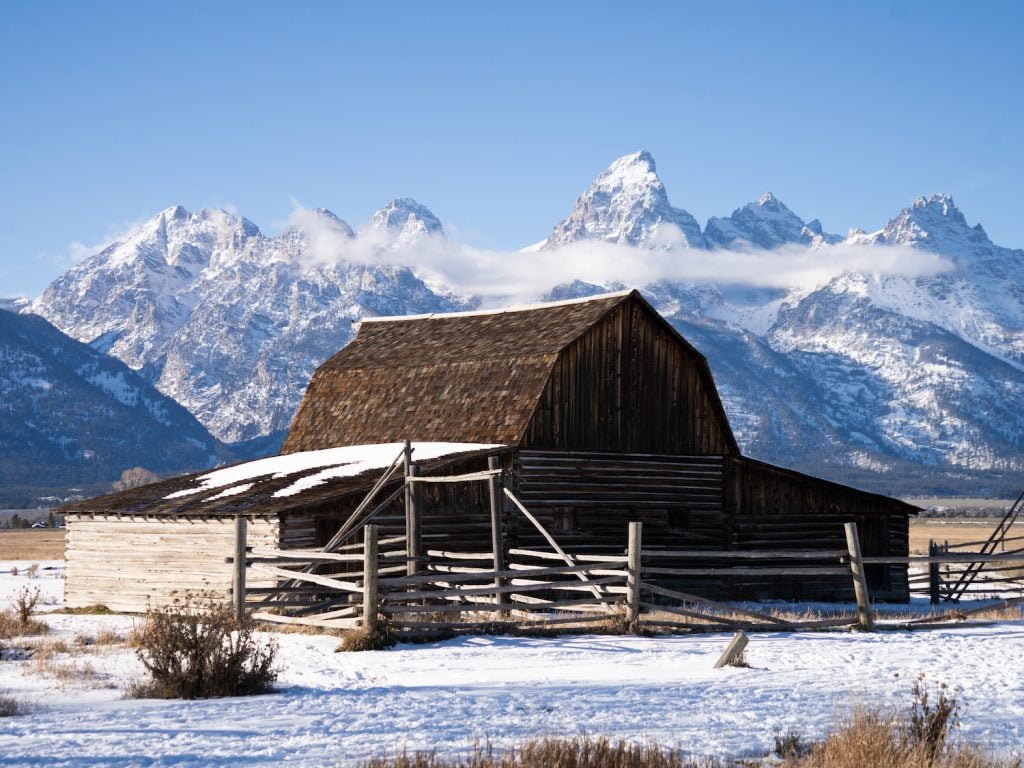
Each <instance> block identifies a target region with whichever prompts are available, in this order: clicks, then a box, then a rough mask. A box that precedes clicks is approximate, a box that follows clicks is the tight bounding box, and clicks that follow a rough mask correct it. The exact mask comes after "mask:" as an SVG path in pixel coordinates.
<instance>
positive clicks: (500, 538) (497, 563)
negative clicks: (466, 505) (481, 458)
mask: <svg viewBox="0 0 1024 768" xmlns="http://www.w3.org/2000/svg"><path fill="white" fill-rule="evenodd" d="M487 469H489V470H490V471H491V472H500V471H501V459H500V458H499V457H497V456H488V457H487ZM501 486H502V481H501V475H499V474H494V475H491V476H490V477H489V478H487V491H488V494H489V495H490V497H491V552H492V554H493V558H494V573H495V576H494V586H495V588H496V589H501V588H502V586H504V584H505V579H504V578H502V577H501V576H498V575H497V574H498V572H499V571H504V570H505V537H504V531H503V529H502V514H501V509H502V506H503V500H504V498H505V494H504V493H502V490H501ZM503 597H504V595H503V594H502V593H501V592H495V593H494V604H495V605H499V604H500V603H501V602H502V598H503Z"/></svg>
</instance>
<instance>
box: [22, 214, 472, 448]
mask: <svg viewBox="0 0 1024 768" xmlns="http://www.w3.org/2000/svg"><path fill="white" fill-rule="evenodd" d="M370 226H371V227H372V228H373V229H375V230H379V231H380V233H381V238H382V239H381V240H380V243H379V245H378V246H377V247H378V248H380V249H385V248H386V247H387V244H388V243H390V242H393V241H396V240H400V241H403V242H406V243H408V242H409V241H413V242H414V241H415V239H416V238H417V237H420V236H422V235H424V234H425V233H430V232H437V231H438V230H439V229H440V222H438V220H437V218H436V217H435V216H434V215H433V214H432V213H430V212H429V211H428V210H427V209H426V208H424V207H423V206H420V205H418V204H417V203H415V201H412V200H408V199H405V200H395V201H393V202H392V203H390V204H389V205H388V206H387V207H386V208H384V209H383V210H381V211H380V212H378V213H377V214H375V215H374V217H373V221H372V223H371V225H370ZM353 237H354V234H353V232H352V229H351V227H349V226H348V224H346V223H345V222H344V221H342V220H341V219H339V218H338V217H336V216H335V215H334V214H332V213H331V212H330V211H326V210H323V209H317V210H314V211H312V212H309V216H308V217H307V218H306V220H305V221H303V222H302V223H301V226H296V227H292V228H289V229H287V230H286V231H285V232H284V233H282V234H281V235H280V236H278V237H266V236H265V235H263V234H262V233H261V232H260V230H259V229H258V228H257V227H256V225H255V224H253V223H252V222H250V221H247V220H246V219H244V218H240V217H237V216H234V215H232V214H229V213H227V212H225V211H220V210H202V211H198V212H196V213H189V212H188V211H186V210H185V209H184V208H181V207H180V206H178V207H175V208H168V209H167V210H165V211H162V212H161V213H159V214H158V215H157V216H155V217H154V218H153V219H151V220H150V221H148V222H146V223H145V224H143V225H142V226H140V227H139V228H138V229H136V230H135V231H134V232H133V233H132V234H131V235H130V236H129V237H128V238H127V239H125V240H124V241H122V242H118V243H114V244H112V245H111V246H109V247H108V248H106V249H104V250H103V251H101V252H100V253H98V254H96V255H94V256H92V257H91V258H89V259H87V260H86V261H84V262H82V263H81V264H79V265H78V266H77V267H75V268H74V269H72V270H70V271H68V272H67V273H66V274H64V275H63V276H62V277H60V278H59V279H58V280H56V281H54V283H53V284H51V285H50V286H49V287H48V288H47V289H46V291H45V292H44V293H43V295H42V296H40V297H39V298H38V299H37V300H36V301H34V302H33V303H32V305H31V307H30V308H29V311H31V312H35V313H37V314H39V315H42V316H43V317H46V318H47V319H49V320H51V321H52V322H53V323H54V324H55V325H57V326H58V327H59V328H61V329H63V330H65V331H66V332H68V333H69V334H71V335H73V336H74V337H75V338H78V339H81V340H83V341H85V342H87V343H89V344H91V345H92V346H93V347H94V348H95V349H97V350H100V351H103V352H108V353H109V354H111V355H113V356H114V357H117V358H118V359H120V360H122V361H124V362H125V363H127V364H128V365H129V366H131V367H132V368H135V369H136V370H139V371H140V372H141V373H142V374H143V375H144V376H145V377H146V378H147V379H148V380H149V381H151V382H152V383H153V384H154V385H155V386H156V387H157V388H158V389H159V390H160V391H161V392H163V393H165V394H167V395H169V396H170V397H173V398H174V399H175V400H177V401H178V402H179V403H181V404H182V405H184V406H185V407H186V408H188V409H189V410H190V411H191V412H192V413H193V414H195V415H196V417H197V418H198V419H199V420H200V421H202V422H203V423H204V424H205V425H206V426H207V428H208V429H209V430H210V431H211V432H212V433H213V434H214V435H216V436H217V437H218V438H220V439H221V440H224V441H229V442H233V441H240V440H247V439H251V438H256V437H259V436H261V435H266V434H268V433H270V432H274V431H278V430H282V429H285V428H287V427H288V425H289V423H290V421H291V417H292V414H293V413H294V411H295V409H296V407H297V406H298V403H299V400H300V399H301V397H302V394H303V392H304V391H305V387H306V384H308V383H309V379H310V377H311V376H312V374H313V371H314V370H315V369H316V367H317V366H318V365H319V364H320V363H321V362H323V361H324V360H325V359H327V357H329V356H330V355H332V354H333V353H334V352H336V351H337V350H338V349H339V348H340V347H341V346H342V345H343V344H344V343H346V342H347V341H348V340H349V339H350V338H351V337H352V335H353V331H352V323H353V322H354V321H358V320H359V319H360V318H361V317H363V316H364V315H367V314H369V315H387V314H403V313H407V312H433V311H446V310H453V309H458V308H460V307H462V306H464V304H463V303H462V302H461V301H459V300H456V299H453V298H451V297H446V296H442V295H438V294H435V293H434V292H433V291H431V290H430V289H429V288H427V286H426V285H425V284H424V283H423V282H422V281H421V280H420V279H419V278H417V277H416V276H415V275H414V274H413V272H412V271H411V270H410V269H409V268H407V267H400V266H387V265H385V266H367V265H365V264H353V263H349V262H346V261H344V260H337V259H334V258H332V257H333V254H332V253H330V252H328V253H324V252H323V251H325V250H328V251H329V249H331V248H335V247H336V246H337V244H338V243H339V242H342V241H344V240H345V239H351V238H353Z"/></svg>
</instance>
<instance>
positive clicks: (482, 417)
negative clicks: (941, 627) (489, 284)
mask: <svg viewBox="0 0 1024 768" xmlns="http://www.w3.org/2000/svg"><path fill="white" fill-rule="evenodd" d="M405 441H412V448H413V455H412V459H413V461H415V463H416V465H417V467H418V470H419V471H420V472H421V473H422V474H424V475H430V474H431V473H442V472H444V473H466V472H469V473H472V472H474V471H479V470H481V469H485V468H486V467H487V461H488V459H489V458H497V460H498V461H499V462H500V465H501V467H502V468H503V469H504V476H505V482H506V484H507V486H508V487H509V488H511V490H512V492H513V493H514V494H515V496H516V497H517V498H518V499H519V500H520V501H521V502H522V504H524V505H525V506H526V507H527V508H528V509H529V510H530V511H531V512H532V513H533V515H534V517H535V518H536V519H537V520H538V521H539V522H540V523H541V524H542V525H543V527H544V528H546V530H547V531H549V532H550V533H551V535H553V536H554V537H556V538H557V540H558V542H559V543H560V545H561V546H562V547H563V548H564V549H565V551H567V552H570V553H580V554H583V553H587V552H598V551H614V550H616V549H618V550H621V549H622V547H623V546H624V542H625V533H626V529H627V525H628V523H629V522H631V521H639V522H642V523H643V526H644V540H645V544H649V545H651V546H656V547H658V546H660V547H664V548H666V549H670V550H671V549H680V548H685V549H687V550H695V549H704V550H708V551H722V550H727V551H728V550H755V549H756V550H773V549H774V550H785V551H790V550H794V549H815V548H818V549H821V548H825V549H830V548H844V547H845V540H844V532H843V524H844V523H847V522H856V523H857V525H858V529H859V532H860V536H861V547H862V550H863V551H864V554H865V555H869V556H870V555H875V556H885V555H906V554H907V553H908V521H909V517H910V515H912V514H915V513H916V512H917V511H918V510H917V508H916V507H913V506H911V505H909V504H906V503H904V502H901V501H898V500H896V499H891V498H887V497H884V496H879V495H876V494H871V493H866V492H863V491H859V490H856V489H854V488H850V487H847V486H843V485H839V484H836V483H831V482H828V481H825V480H821V479H818V478H814V477H810V476H807V475H803V474H800V473H797V472H794V471H791V470H788V469H784V468H781V467H776V466H772V465H769V464H766V463H763V462H760V461H757V460H754V459H751V458H748V457H745V456H743V455H742V453H741V451H740V450H739V447H738V446H737V444H736V440H735V438H734V436H733V434H732V431H731V429H730V427H729V422H728V419H727V417H726V414H725V410H724V409H723V407H722V403H721V400H720V398H719V395H718V392H717V390H716V388H715V384H714V381H713V379H712V376H711V371H710V368H709V366H708V363H707V360H706V359H705V358H704V356H703V355H701V354H700V352H698V351H697V350H696V349H694V348H693V346H692V345H690V344H689V343H688V342H687V341H686V340H685V339H684V338H682V336H680V335H679V333H678V332H677V331H676V330H675V329H674V328H673V327H672V326H671V325H670V324H669V323H668V322H667V321H666V320H665V319H664V318H662V317H661V316H660V315H659V314H658V312H657V311H656V310H655V309H654V308H653V307H651V305H650V304H649V303H648V302H647V301H646V300H645V299H644V298H643V297H642V296H641V295H640V293H638V292H637V291H627V292H621V293H615V294H605V295H602V296H598V297H593V298H588V299H579V300H572V301H563V302H555V303H549V304H543V305H537V306H534V307H527V308H522V309H504V310H493V311H478V312H468V313H455V314H436V315H424V316H410V317H396V318H368V319H366V320H364V321H363V323H362V325H361V327H360V329H359V332H358V334H357V336H356V338H355V339H354V340H353V341H352V342H351V343H350V344H349V345H347V346H346V347H345V348H343V349H342V350H341V351H339V352H338V353H337V354H336V355H335V356H334V357H332V358H331V359H330V360H328V361H327V362H326V363H324V364H323V365H322V366H321V367H320V368H319V369H318V370H317V371H316V373H315V375H314V376H313V378H312V381H311V382H310V384H309V387H308V389H307V391H306V394H305V396H304V398H303V400H302V403H301V405H300V407H299V410H298V412H297V414H296V416H295V420H294V422H293V424H292V427H291V430H290V431H289V434H288V436H287V439H286V440H285V443H284V446H283V448H282V453H281V456H278V457H272V458H270V459H264V460H261V461H262V462H264V463H263V464H261V463H260V462H250V463H248V464H244V465H239V466H238V467H233V468H227V469H225V470H218V471H215V472H212V473H200V474H196V475H190V476H185V477H180V478H173V479H171V480H167V481H163V482H161V483H156V484H153V485H151V486H146V487H143V488H140V489H134V490H131V491H125V492H121V493H118V494H113V495H110V496H106V497H101V498H99V499H92V500H89V501H86V502H81V503H78V504H76V505H74V506H72V507H70V508H69V509H68V510H67V514H68V517H67V520H68V550H67V556H68V566H67V590H66V592H67V599H68V602H69V604H71V605H76V604H81V605H85V604H91V603H97V602H101V603H106V604H108V605H111V607H119V608H121V609H122V610H144V609H145V607H146V606H149V605H152V604H154V603H159V602H165V601H166V600H168V599H171V597H172V596H173V595H174V594H175V593H177V592H180V591H182V590H189V589H198V588H208V589H221V588H224V587H225V585H226V584H230V568H229V567H228V566H226V565H225V564H224V555H225V553H228V552H230V550H231V544H230V535H231V530H232V521H233V520H234V519H235V518H237V517H239V516H244V517H246V518H247V519H248V520H249V521H250V528H249V530H250V544H253V543H254V542H265V543H266V544H267V545H268V546H277V547H281V548H302V547H314V546H316V547H323V546H325V545H331V546H335V545H337V544H338V543H339V542H341V541H343V540H344V541H349V540H350V539H352V540H354V539H353V537H355V538H357V537H358V535H359V529H358V526H357V525H356V523H357V522H359V520H358V519H357V518H359V516H360V515H364V514H365V510H364V509H361V508H360V505H361V503H362V501H363V500H364V499H365V497H366V495H367V492H368V491H369V490H370V489H371V487H374V486H380V487H381V488H383V492H382V493H381V494H380V497H378V498H385V499H390V501H389V503H388V504H384V505H377V506H378V508H377V509H375V522H377V523H378V524H379V525H380V526H381V531H382V535H384V536H387V535H390V534H396V535H403V534H404V533H405V531H406V519H405V515H404V511H403V508H402V499H401V498H400V495H401V490H402V486H403V484H404V483H403V480H402V477H401V476H399V475H396V474H395V473H394V472H393V471H392V472H391V474H390V475H389V474H388V472H389V470H393V467H394V466H395V462H396V461H398V456H399V455H400V454H401V453H402V446H403V444H404V442H405ZM391 453H393V454H395V456H394V457H391V456H390V455H389V454H391ZM368 456H372V457H374V458H373V459H372V460H370V459H367V458H365V457H368ZM361 457H362V458H361ZM332 462H333V463H332ZM423 494H424V498H423V500H422V506H423V510H424V512H423V516H422V531H418V532H417V535H419V536H422V537H423V539H424V540H425V541H428V542H433V545H435V546H443V548H445V549H448V550H460V549H461V550H464V551H480V550H481V548H483V549H486V548H489V547H490V546H491V540H492V539H491V535H492V530H491V529H492V526H491V517H490V512H489V510H488V501H487V499H486V498H485V494H484V493H483V492H482V491H481V488H480V485H479V484H471V483H470V484H466V485H463V486H458V487H453V486H448V485H441V484H438V485H436V486H435V485H430V484H426V485H424V486H423ZM501 520H502V526H501V527H502V529H503V542H504V544H503V545H504V546H505V547H506V548H514V547H517V546H536V545H541V544H542V543H543V542H542V541H540V538H539V537H540V534H539V533H538V532H537V530H536V529H535V528H534V527H533V526H530V525H524V524H523V522H522V520H521V518H520V517H519V516H518V515H517V514H516V512H515V510H514V509H504V510H503V512H502V516H501ZM118 563H122V564H123V567H121V566H119V565H118ZM867 575H868V582H869V586H870V589H871V594H872V597H873V598H875V599H884V600H894V601H903V600H907V599H908V597H909V590H908V583H907V571H906V566H905V565H885V566H873V567H869V571H868V574H867ZM685 586H686V587H687V588H688V589H691V590H693V591H697V592H699V593H701V594H705V595H708V596H713V597H723V596H724V597H779V598H793V599H845V598H847V597H849V595H850V593H851V587H850V584H849V580H848V579H829V578H822V579H816V580H811V581H806V580H805V581H800V582H794V581H793V580H787V579H784V578H779V577H772V576H765V577H762V578H752V579H749V580H745V581H742V582H737V581H736V580H735V579H722V580H713V579H712V580H708V579H703V580H696V581H694V582H692V583H688V584H686V585H685ZM118 601H120V602H118ZM112 603H113V604H112Z"/></svg>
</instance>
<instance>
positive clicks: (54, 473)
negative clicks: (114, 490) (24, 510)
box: [0, 310, 231, 505]
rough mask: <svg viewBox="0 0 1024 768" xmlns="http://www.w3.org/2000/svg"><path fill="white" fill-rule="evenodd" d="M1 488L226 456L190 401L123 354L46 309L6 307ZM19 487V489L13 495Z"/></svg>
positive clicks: (0, 353)
mask: <svg viewBox="0 0 1024 768" xmlns="http://www.w3.org/2000/svg"><path fill="white" fill-rule="evenodd" d="M0 360H2V361H3V364H2V365H0V488H2V489H3V496H2V498H3V500H4V501H5V502H6V503H8V504H10V503H19V499H17V498H14V497H16V496H17V494H18V493H23V495H25V496H26V497H25V498H24V499H21V500H20V503H22V504H26V505H27V504H31V503H32V501H33V499H32V498H31V495H32V493H33V491H32V490H31V489H32V488H45V489H46V490H48V491H50V492H53V491H59V490H60V489H62V488H63V489H64V490H65V491H67V490H68V489H70V488H72V487H74V486H84V487H88V488H92V489H94V490H109V489H110V482H111V481H113V480H116V479H117V478H118V477H119V475H120V473H121V470H122V469H126V468H128V467H134V466H143V467H146V468H147V469H149V470H151V471H154V472H158V473H176V472H183V471H186V470H192V469H202V468H205V467H209V466H212V465H213V464H214V463H216V462H218V461H221V460H224V459H227V458H230V456H231V454H230V453H229V452H228V451H227V450H226V449H225V448H224V446H222V445H221V444H220V443H219V442H218V441H217V440H215V439H214V438H213V437H212V436H211V435H210V433H209V432H207V431H206V429H204V428H203V426H202V425H201V424H200V423H199V422H198V421H196V419H195V417H193V416H192V415H191V414H190V413H189V412H188V411H186V410H185V409H184V408H182V407H181V406H180V405H178V404H177V403H176V402H174V400H172V399H171V398H169V397H166V396H165V395H161V394H160V393H159V392H157V391H156V390H155V389H154V388H153V387H152V386H151V385H150V384H149V382H147V381H145V380H144V379H143V378H142V376H140V375H139V374H138V373H136V372H135V371H133V370H131V369H130V368H128V367H127V366H126V365H125V364H124V363H122V362H120V361H119V360H115V359H114V358H112V357H109V356H108V355H104V354H102V353H100V352H97V351H96V350H94V349H92V348H91V347H89V346H87V345H85V344H82V343H80V342H78V341H75V340H74V339H71V338H69V337H67V336H65V335H64V334H63V333H61V332H60V331H58V330H57V329H56V328H54V327H53V326H52V325H50V324H49V323H48V322H46V321H45V320H43V319H42V318H41V317H36V316H33V315H19V314H14V313H12V312H9V311H6V310H0ZM12 494H13V496H12Z"/></svg>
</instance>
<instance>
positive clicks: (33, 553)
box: [0, 528, 65, 561]
mask: <svg viewBox="0 0 1024 768" xmlns="http://www.w3.org/2000/svg"><path fill="white" fill-rule="evenodd" d="M64 534H65V531H64V529H63V528H28V529H25V530H16V531H0V560H32V561H39V560H63V559H64Z"/></svg>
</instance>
